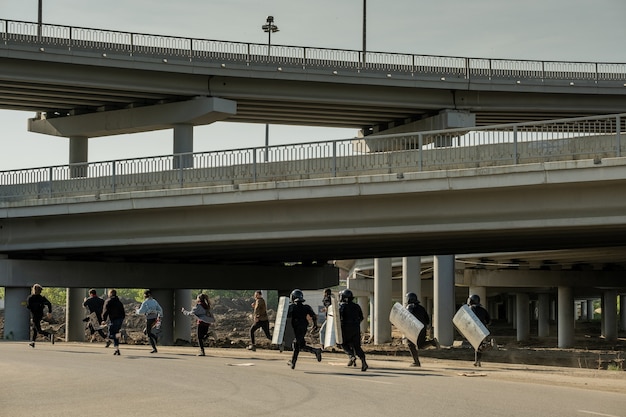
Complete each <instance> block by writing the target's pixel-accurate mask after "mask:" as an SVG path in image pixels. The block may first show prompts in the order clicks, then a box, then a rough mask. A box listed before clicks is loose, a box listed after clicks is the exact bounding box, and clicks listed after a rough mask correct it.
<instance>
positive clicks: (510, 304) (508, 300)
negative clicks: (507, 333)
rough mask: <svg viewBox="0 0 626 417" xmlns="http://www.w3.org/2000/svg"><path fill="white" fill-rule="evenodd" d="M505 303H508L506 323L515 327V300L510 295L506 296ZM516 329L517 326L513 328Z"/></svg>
mask: <svg viewBox="0 0 626 417" xmlns="http://www.w3.org/2000/svg"><path fill="white" fill-rule="evenodd" d="M505 300H506V301H505V302H506V322H507V324H510V325H513V323H514V321H513V318H514V317H515V314H514V313H513V308H514V307H515V305H514V303H513V298H512V297H511V296H510V295H508V294H507V295H506V297H505ZM513 328H515V326H514V327H513Z"/></svg>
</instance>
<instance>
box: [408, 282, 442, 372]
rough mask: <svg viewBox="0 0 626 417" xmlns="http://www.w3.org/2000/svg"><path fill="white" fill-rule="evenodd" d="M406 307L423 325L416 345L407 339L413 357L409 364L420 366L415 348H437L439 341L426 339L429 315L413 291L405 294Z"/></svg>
mask: <svg viewBox="0 0 626 417" xmlns="http://www.w3.org/2000/svg"><path fill="white" fill-rule="evenodd" d="M406 303H407V304H406V309H407V310H409V313H411V314H413V315H414V316H415V318H417V319H418V320H419V321H420V322H421V323H422V324H423V325H424V327H423V328H422V330H421V331H420V334H419V335H418V336H417V346H415V343H413V342H411V341H410V340H407V344H408V345H409V351H410V352H411V356H412V357H413V363H412V364H411V366H422V364H421V363H420V359H419V355H418V352H417V348H420V349H424V348H425V347H427V346H434V347H436V348H439V342H438V341H437V339H436V338H434V339H432V340H426V328H427V327H428V325H429V324H430V317H429V316H428V312H427V311H426V309H425V308H424V307H423V306H422V305H421V304H420V301H419V300H418V298H417V294H415V293H414V292H410V293H407V295H406Z"/></svg>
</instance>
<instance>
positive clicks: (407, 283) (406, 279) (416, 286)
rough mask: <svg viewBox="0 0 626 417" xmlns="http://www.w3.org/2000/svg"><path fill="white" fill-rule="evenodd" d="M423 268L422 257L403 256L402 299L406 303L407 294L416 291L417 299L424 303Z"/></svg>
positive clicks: (402, 302)
mask: <svg viewBox="0 0 626 417" xmlns="http://www.w3.org/2000/svg"><path fill="white" fill-rule="evenodd" d="M421 269H422V259H421V258H420V257H419V256H405V257H404V258H402V301H401V304H402V305H404V304H406V300H405V296H406V295H407V294H408V293H410V292H414V293H415V294H417V299H418V300H420V302H421V303H422V304H424V299H423V297H422V278H421V276H420V272H421Z"/></svg>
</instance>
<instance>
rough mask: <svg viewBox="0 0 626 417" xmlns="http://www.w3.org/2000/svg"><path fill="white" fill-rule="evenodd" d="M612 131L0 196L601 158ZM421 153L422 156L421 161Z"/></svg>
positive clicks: (18, 190) (164, 174)
mask: <svg viewBox="0 0 626 417" xmlns="http://www.w3.org/2000/svg"><path fill="white" fill-rule="evenodd" d="M616 148H617V147H616V137H615V135H608V136H585V137H577V138H568V139H553V140H546V141H533V142H518V143H517V147H515V146H514V144H512V143H504V144H486V145H476V146H448V147H438V148H434V149H424V150H423V151H420V150H418V149H413V150H402V151H387V152H371V153H363V154H360V155H352V156H345V157H339V158H329V157H323V158H308V159H299V160H291V161H280V162H263V163H256V164H238V165H232V166H218V167H213V168H184V169H173V170H164V171H159V172H145V173H135V174H124V175H116V176H115V177H113V176H110V175H105V176H97V177H83V178H73V179H68V180H57V181H44V182H38V183H30V184H18V185H4V186H2V187H0V200H3V201H5V202H7V203H8V204H10V203H11V202H12V201H13V202H16V201H21V200H26V199H42V198H48V197H57V196H91V195H94V196H98V195H99V194H109V193H120V192H131V191H146V190H158V189H176V188H189V187H206V186H223V185H238V184H246V183H253V182H273V181H290V180H301V179H315V178H328V177H334V176H338V177H341V176H359V175H376V174H393V173H406V172H417V171H433V170H451V169H466V168H477V167H486V166H502V165H514V164H516V163H518V164H526V163H537V162H554V161H568V160H579V159H596V158H599V159H602V158H607V157H615V156H617V152H616ZM420 158H421V161H420Z"/></svg>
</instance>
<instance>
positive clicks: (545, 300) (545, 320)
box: [537, 294, 550, 337]
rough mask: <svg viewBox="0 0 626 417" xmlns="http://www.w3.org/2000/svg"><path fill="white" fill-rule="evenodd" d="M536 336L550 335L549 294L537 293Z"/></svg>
mask: <svg viewBox="0 0 626 417" xmlns="http://www.w3.org/2000/svg"><path fill="white" fill-rule="evenodd" d="M537 310H538V314H537V328H538V329H537V336H539V337H548V336H550V294H539V302H538V305H537Z"/></svg>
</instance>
